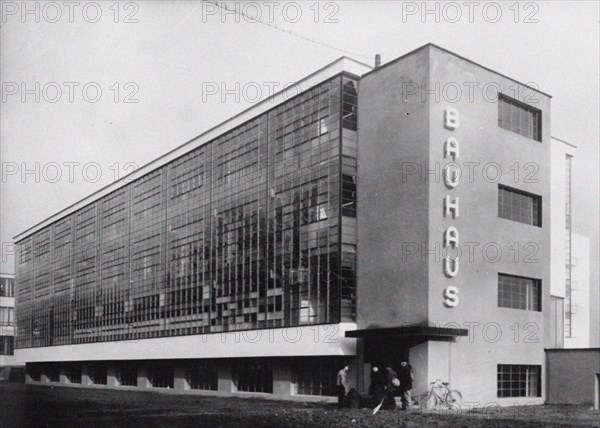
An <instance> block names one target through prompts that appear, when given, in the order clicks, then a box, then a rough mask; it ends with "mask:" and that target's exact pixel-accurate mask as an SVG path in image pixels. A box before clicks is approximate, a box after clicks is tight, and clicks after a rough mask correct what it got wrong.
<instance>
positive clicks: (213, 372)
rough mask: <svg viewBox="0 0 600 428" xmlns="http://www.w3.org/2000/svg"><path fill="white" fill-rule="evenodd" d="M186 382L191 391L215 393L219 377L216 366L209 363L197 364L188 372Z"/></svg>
mask: <svg viewBox="0 0 600 428" xmlns="http://www.w3.org/2000/svg"><path fill="white" fill-rule="evenodd" d="M188 382H189V384H190V388H191V389H203V390H210V391H216V390H217V389H218V383H219V377H218V368H217V365H216V364H214V363H211V362H197V363H193V366H192V367H190V368H189V370H188Z"/></svg>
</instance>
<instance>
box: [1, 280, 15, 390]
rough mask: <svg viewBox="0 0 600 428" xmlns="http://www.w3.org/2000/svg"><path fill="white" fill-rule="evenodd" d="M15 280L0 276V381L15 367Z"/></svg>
mask: <svg viewBox="0 0 600 428" xmlns="http://www.w3.org/2000/svg"><path fill="white" fill-rule="evenodd" d="M14 293H15V279H14V275H12V274H11V275H9V274H4V273H1V274H0V379H5V378H8V375H9V370H10V368H11V367H14V366H15V365H16V363H15V357H14V339H15V338H14V336H15V294H14Z"/></svg>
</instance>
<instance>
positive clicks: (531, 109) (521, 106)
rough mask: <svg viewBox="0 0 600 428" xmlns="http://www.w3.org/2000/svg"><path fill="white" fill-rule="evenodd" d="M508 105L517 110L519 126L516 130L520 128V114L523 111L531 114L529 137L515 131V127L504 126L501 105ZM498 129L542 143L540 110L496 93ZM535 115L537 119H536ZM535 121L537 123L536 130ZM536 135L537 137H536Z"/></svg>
mask: <svg viewBox="0 0 600 428" xmlns="http://www.w3.org/2000/svg"><path fill="white" fill-rule="evenodd" d="M502 103H504V104H508V105H509V106H511V107H512V108H518V109H520V110H519V126H518V127H516V128H519V130H520V129H521V128H522V127H521V124H522V123H521V112H522V111H525V112H527V113H531V114H532V119H531V121H532V124H531V126H532V128H531V136H529V135H527V134H524V133H523V132H519V130H517V129H516V128H515V127H509V126H508V125H507V124H505V122H506V120H504V117H503V115H502V110H503V108H502V107H503V105H504V104H502ZM497 104H498V127H499V128H502V129H506V130H507V131H510V132H513V133H515V134H518V135H521V136H522V137H525V138H528V139H530V140H534V141H537V142H540V143H541V142H542V110H540V109H538V108H535V107H533V106H531V105H529V104H527V103H524V102H522V101H519V100H517V99H515V98H512V97H509V96H508V95H506V94H503V93H501V92H498V103H497ZM536 115H537V117H536ZM536 121H537V129H536ZM511 125H512V120H511ZM536 133H537V135H536Z"/></svg>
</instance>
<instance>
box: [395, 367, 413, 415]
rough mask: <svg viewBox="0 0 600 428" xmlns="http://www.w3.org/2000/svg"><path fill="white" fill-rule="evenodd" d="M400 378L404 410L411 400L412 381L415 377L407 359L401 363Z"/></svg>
mask: <svg viewBox="0 0 600 428" xmlns="http://www.w3.org/2000/svg"><path fill="white" fill-rule="evenodd" d="M398 379H400V396H401V397H402V410H406V408H407V406H408V404H409V403H410V402H411V396H410V393H411V389H412V383H413V380H414V379H415V376H414V374H413V370H412V367H411V365H410V364H408V362H406V361H402V362H401V363H400V371H399V372H398Z"/></svg>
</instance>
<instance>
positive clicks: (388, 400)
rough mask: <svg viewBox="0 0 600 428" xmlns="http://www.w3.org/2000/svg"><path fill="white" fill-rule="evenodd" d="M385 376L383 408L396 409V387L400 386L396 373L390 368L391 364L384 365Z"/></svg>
mask: <svg viewBox="0 0 600 428" xmlns="http://www.w3.org/2000/svg"><path fill="white" fill-rule="evenodd" d="M385 371H386V377H385V401H384V402H383V406H384V408H385V409H388V410H394V409H396V399H395V398H394V396H395V395H396V388H398V386H400V384H399V379H398V374H397V373H396V372H395V371H394V369H392V365H391V364H386V365H385Z"/></svg>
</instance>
